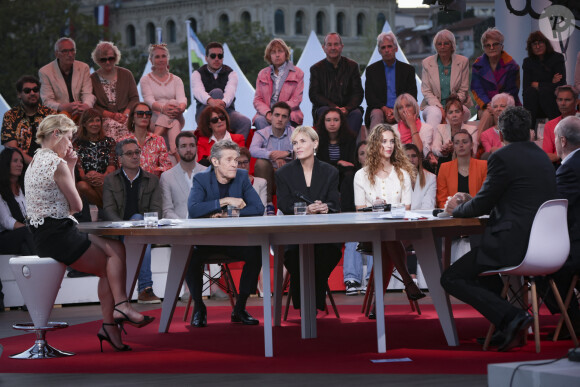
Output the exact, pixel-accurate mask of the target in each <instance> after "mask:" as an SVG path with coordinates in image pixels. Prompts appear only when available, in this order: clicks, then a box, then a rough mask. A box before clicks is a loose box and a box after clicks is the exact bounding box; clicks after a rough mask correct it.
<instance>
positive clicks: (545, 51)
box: [522, 31, 566, 130]
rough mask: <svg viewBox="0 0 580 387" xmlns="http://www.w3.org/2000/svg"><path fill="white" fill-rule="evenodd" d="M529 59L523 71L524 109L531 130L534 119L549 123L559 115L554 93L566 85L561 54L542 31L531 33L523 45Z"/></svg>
mask: <svg viewBox="0 0 580 387" xmlns="http://www.w3.org/2000/svg"><path fill="white" fill-rule="evenodd" d="M526 50H527V51H528V57H527V58H524V63H523V64H522V71H523V73H524V85H523V88H522V94H523V99H524V107H525V108H526V109H528V111H529V112H530V114H531V115H532V128H533V129H534V130H535V129H536V119H537V118H548V120H552V119H554V118H556V117H557V116H558V105H557V104H556V96H555V95H554V91H555V90H556V88H557V87H558V86H563V85H565V84H566V63H565V61H564V55H562V54H560V53H559V52H556V51H554V48H553V47H552V43H550V41H549V40H548V38H546V37H545V36H544V34H543V33H542V32H541V31H534V32H532V33H531V34H530V36H528V41H527V42H526Z"/></svg>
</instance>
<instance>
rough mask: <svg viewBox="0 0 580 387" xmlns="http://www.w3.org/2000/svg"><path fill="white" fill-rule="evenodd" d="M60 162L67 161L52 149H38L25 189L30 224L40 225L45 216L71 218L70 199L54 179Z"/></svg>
mask: <svg viewBox="0 0 580 387" xmlns="http://www.w3.org/2000/svg"><path fill="white" fill-rule="evenodd" d="M60 163H64V164H65V165H66V161H64V160H63V159H61V158H60V157H58V155H57V154H56V153H55V152H53V151H52V150H50V149H47V148H41V149H39V150H37V151H36V154H35V155H34V159H33V160H32V162H31V164H30V166H29V167H28V170H27V171H26V175H25V176H24V190H25V191H26V209H27V212H28V217H29V219H30V224H31V225H32V226H34V227H38V226H40V225H42V224H44V218H46V217H51V218H56V219H63V218H69V219H72V220H73V221H74V222H75V223H78V222H77V220H76V219H75V218H74V217H73V216H72V215H71V213H70V207H69V204H68V200H67V199H66V197H65V196H64V194H63V193H62V191H61V190H60V189H59V188H58V186H57V185H56V182H55V181H54V172H55V171H56V168H57V167H58V165H59V164H60Z"/></svg>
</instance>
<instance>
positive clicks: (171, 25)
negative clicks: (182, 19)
mask: <svg viewBox="0 0 580 387" xmlns="http://www.w3.org/2000/svg"><path fill="white" fill-rule="evenodd" d="M167 35H168V36H167V37H168V39H167V40H168V41H169V43H175V42H177V31H176V28H175V22H174V21H173V20H169V21H168V22H167Z"/></svg>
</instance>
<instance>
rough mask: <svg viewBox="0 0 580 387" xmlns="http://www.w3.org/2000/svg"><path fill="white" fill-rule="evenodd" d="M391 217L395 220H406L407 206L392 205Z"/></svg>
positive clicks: (400, 204)
mask: <svg viewBox="0 0 580 387" xmlns="http://www.w3.org/2000/svg"><path fill="white" fill-rule="evenodd" d="M391 217H393V218H400V219H402V218H404V217H405V205H404V204H402V203H398V204H391Z"/></svg>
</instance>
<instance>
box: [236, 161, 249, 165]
mask: <svg viewBox="0 0 580 387" xmlns="http://www.w3.org/2000/svg"><path fill="white" fill-rule="evenodd" d="M248 164H250V160H246V161H238V166H242V165H248Z"/></svg>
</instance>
